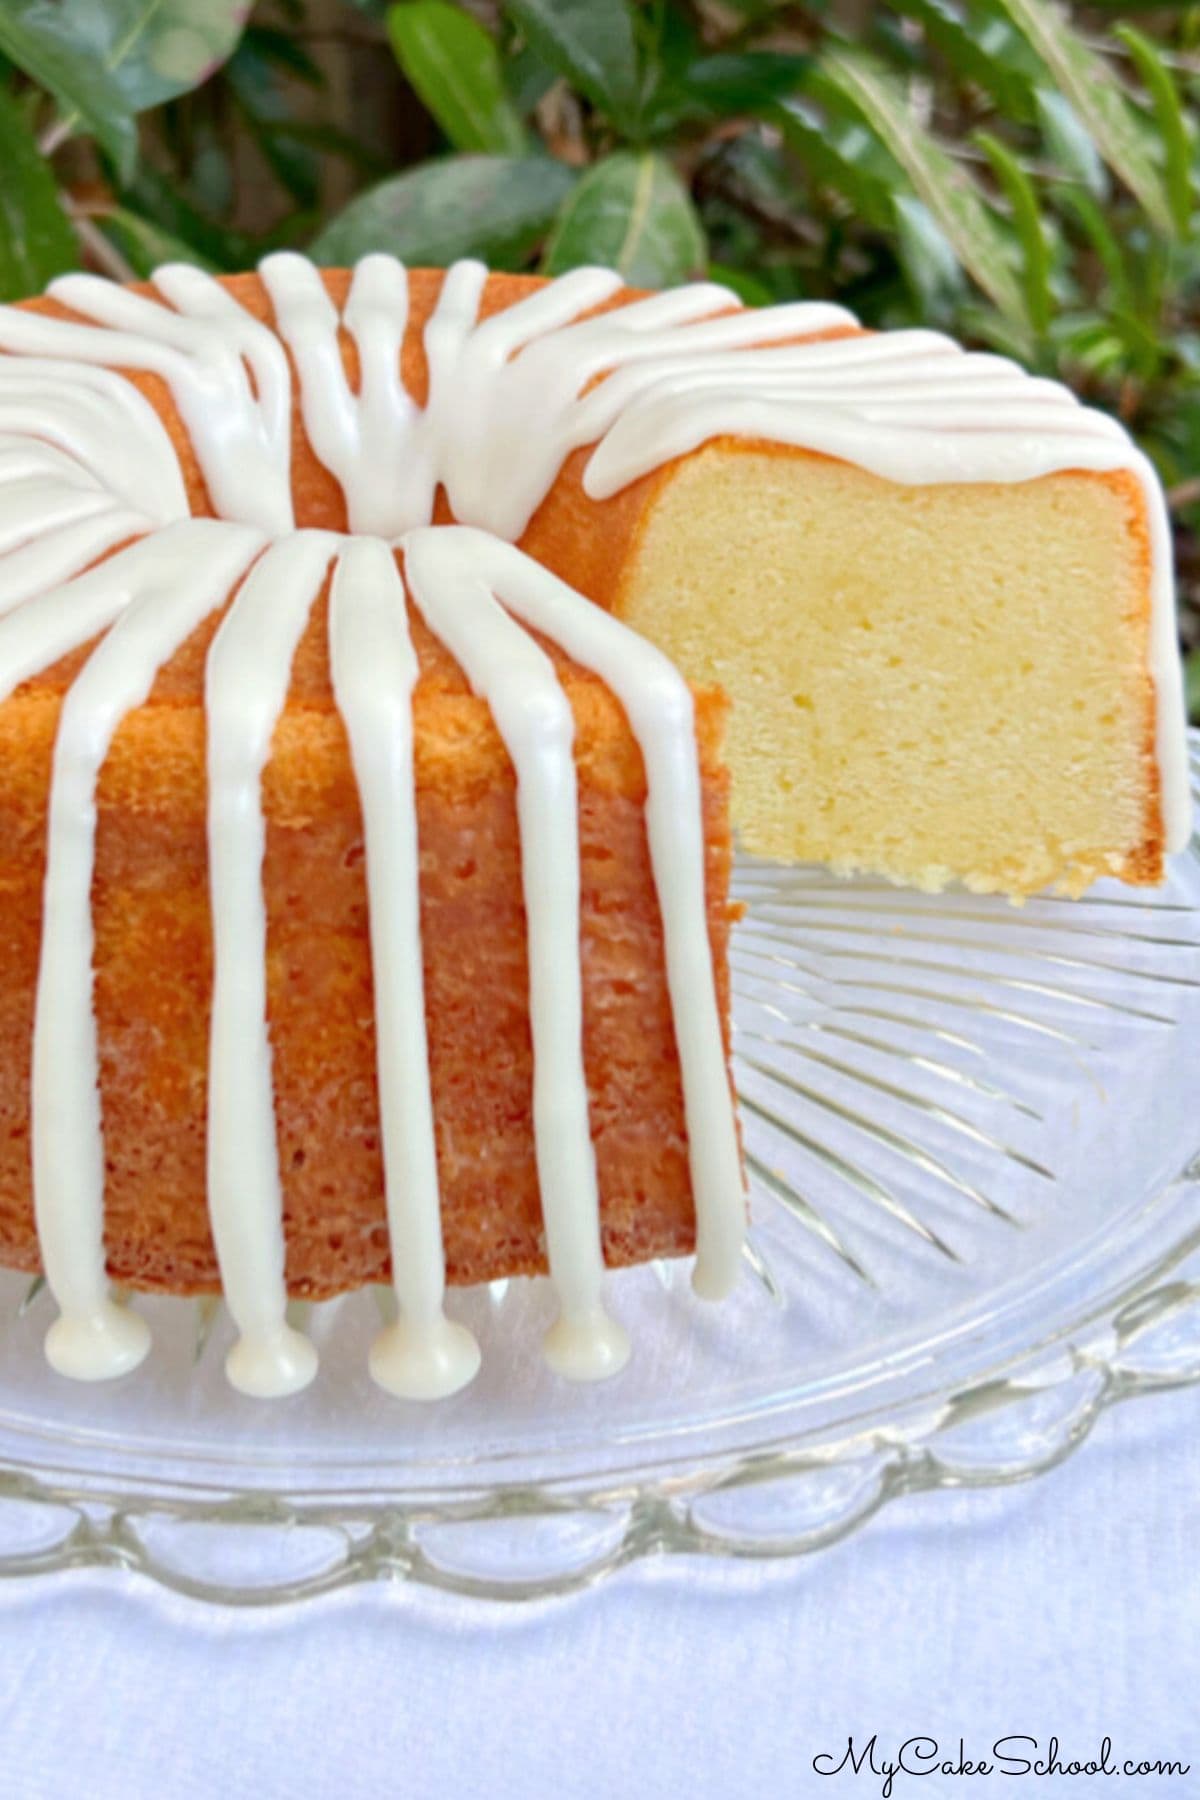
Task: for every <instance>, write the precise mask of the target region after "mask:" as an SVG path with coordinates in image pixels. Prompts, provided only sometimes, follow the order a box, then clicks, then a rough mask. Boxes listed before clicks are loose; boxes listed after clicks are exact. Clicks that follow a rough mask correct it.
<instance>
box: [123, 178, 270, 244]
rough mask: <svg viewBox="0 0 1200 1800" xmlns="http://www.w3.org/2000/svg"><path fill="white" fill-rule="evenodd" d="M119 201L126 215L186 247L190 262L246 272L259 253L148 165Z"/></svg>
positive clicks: (246, 238) (245, 239)
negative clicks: (155, 227) (198, 261)
mask: <svg viewBox="0 0 1200 1800" xmlns="http://www.w3.org/2000/svg"><path fill="white" fill-rule="evenodd" d="M120 199H121V204H122V206H123V207H124V208H125V210H126V211H127V212H130V213H134V214H136V215H137V216H138V218H141V219H144V220H145V221H146V222H147V224H149V225H153V226H157V227H158V229H159V230H160V231H162V232H163V233H164V234H165V235H166V236H168V237H171V238H175V239H177V240H179V241H180V242H181V243H184V244H187V245H189V246H190V247H191V256H190V257H189V258H188V259H187V260H189V261H194V260H195V259H196V258H197V257H202V258H203V260H204V262H206V263H211V264H213V265H214V266H215V267H217V268H218V269H227V270H233V269H248V268H251V267H253V265H254V263H255V261H256V260H257V257H258V256H260V255H261V254H262V251H261V250H260V249H259V247H258V246H257V244H256V243H255V241H254V240H253V239H251V238H249V237H247V236H246V235H245V233H243V232H240V231H229V230H227V229H226V228H225V227H224V226H223V225H221V224H219V223H218V222H217V220H216V219H214V218H213V217H212V216H211V214H209V213H207V212H204V211H202V210H201V209H200V208H199V207H197V206H196V205H194V204H193V203H192V202H191V201H190V200H189V199H188V198H187V197H186V196H185V195H184V194H181V193H180V191H179V189H178V187H177V186H176V185H175V184H174V183H173V182H171V181H169V180H168V179H167V178H166V176H165V175H160V174H159V172H158V170H157V169H154V168H152V167H151V165H150V164H149V163H143V164H142V165H141V167H140V168H139V170H138V172H137V176H136V178H135V179H134V180H133V181H132V182H131V183H130V184H129V186H128V187H126V188H123V189H122V190H121V195H120Z"/></svg>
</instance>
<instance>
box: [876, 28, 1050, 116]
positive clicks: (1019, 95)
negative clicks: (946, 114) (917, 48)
mask: <svg viewBox="0 0 1200 1800" xmlns="http://www.w3.org/2000/svg"><path fill="white" fill-rule="evenodd" d="M897 10H898V11H899V12H900V14H901V16H902V17H904V18H906V19H915V20H916V21H917V22H918V23H919V25H920V26H921V30H922V32H923V34H924V37H925V41H926V43H927V44H929V45H930V46H931V47H932V48H933V49H934V50H936V51H937V52H938V54H939V55H940V56H941V57H942V58H943V59H944V61H945V62H946V64H947V65H948V67H949V68H950V69H951V70H953V72H954V74H955V75H956V76H958V78H959V79H960V80H961V81H969V82H972V83H973V84H974V85H975V86H976V87H978V88H982V89H983V91H984V93H985V94H989V95H990V96H991V98H992V99H993V100H994V101H995V102H996V104H997V106H998V107H999V108H1000V110H1001V112H1003V113H1004V115H1005V117H1006V118H1010V119H1017V120H1020V121H1022V122H1027V121H1028V120H1030V119H1031V118H1032V116H1033V93H1034V88H1035V85H1036V82H1037V79H1038V77H1039V76H1040V74H1041V69H1040V67H1039V64H1038V61H1037V58H1036V57H1034V56H1033V55H1032V54H1031V53H1030V50H1029V46H1028V45H1027V44H1026V42H1025V40H1024V38H1022V37H1021V35H1020V33H1019V32H1016V31H1014V30H1013V27H1012V26H1011V25H1010V24H1009V22H1008V20H1007V19H1005V18H1004V17H1003V16H998V15H996V14H995V13H993V12H991V11H990V9H984V8H983V7H981V6H979V5H978V4H974V5H972V6H971V7H970V10H969V11H968V9H967V7H965V6H962V5H959V4H958V3H957V0H904V4H903V6H898V7H897Z"/></svg>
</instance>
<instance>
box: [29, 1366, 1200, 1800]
mask: <svg viewBox="0 0 1200 1800" xmlns="http://www.w3.org/2000/svg"><path fill="white" fill-rule="evenodd" d="M872 1732H874V1733H877V1734H878V1739H877V1742H878V1755H879V1756H880V1757H885V1756H887V1755H888V1754H889V1753H891V1752H894V1750H895V1748H896V1746H898V1745H899V1744H900V1742H901V1741H902V1740H904V1739H906V1738H911V1737H913V1736H915V1735H917V1734H920V1733H927V1734H931V1735H933V1736H935V1737H936V1738H938V1739H939V1740H940V1742H941V1744H942V1747H943V1751H944V1752H945V1753H946V1754H948V1755H952V1756H957V1754H958V1740H959V1737H960V1734H961V1735H962V1736H963V1737H964V1738H965V1739H966V1750H967V1755H968V1756H969V1757H975V1758H978V1757H982V1756H986V1755H987V1753H988V1751H989V1748H990V1746H991V1744H992V1743H993V1741H994V1740H995V1739H996V1738H998V1737H1001V1736H1004V1735H1006V1734H1010V1733H1021V1734H1024V1735H1025V1736H1028V1737H1035V1738H1037V1739H1039V1741H1040V1745H1041V1750H1040V1752H1039V1754H1042V1755H1045V1753H1046V1751H1047V1748H1048V1746H1049V1740H1050V1738H1051V1737H1052V1735H1054V1734H1055V1733H1057V1735H1058V1738H1059V1739H1060V1742H1061V1750H1060V1758H1061V1760H1063V1761H1064V1762H1065V1761H1068V1760H1069V1759H1070V1758H1071V1757H1076V1758H1078V1759H1079V1760H1086V1759H1088V1758H1089V1757H1092V1756H1095V1755H1097V1754H1098V1752H1099V1746H1100V1743H1101V1740H1102V1738H1103V1737H1104V1736H1105V1734H1108V1735H1109V1736H1111V1738H1112V1741H1113V1756H1114V1759H1115V1760H1116V1761H1117V1762H1118V1763H1119V1762H1121V1761H1123V1760H1124V1759H1125V1757H1126V1756H1132V1757H1142V1756H1148V1757H1153V1758H1159V1757H1161V1758H1167V1759H1171V1758H1177V1759H1181V1760H1182V1761H1183V1762H1185V1763H1189V1764H1190V1765H1191V1771H1190V1773H1189V1774H1188V1775H1186V1776H1184V1777H1163V1778H1161V1779H1160V1778H1152V1777H1141V1778H1136V1777H1135V1778H1132V1779H1124V1778H1120V1777H1114V1778H1106V1777H1099V1776H1097V1777H1092V1778H1089V1777H1087V1776H1079V1777H1075V1778H1071V1777H1067V1776H1063V1777H1062V1778H1055V1779H1053V1780H1040V1779H1037V1778H1034V1777H1029V1778H1027V1779H1023V1780H1013V1779H1009V1778H1005V1777H1002V1776H1000V1775H999V1774H995V1775H991V1776H986V1777H972V1778H966V1777H961V1778H960V1777H955V1776H947V1775H942V1774H940V1773H934V1774H932V1775H930V1776H928V1777H926V1778H923V1779H919V1780H918V1779H916V1778H912V1777H905V1776H903V1775H901V1776H897V1778H896V1783H895V1786H894V1789H893V1793H894V1794H895V1795H897V1796H900V1797H901V1800H903V1797H904V1796H912V1797H915V1800H931V1796H934V1795H938V1796H946V1795H953V1796H961V1797H962V1800H968V1796H969V1797H970V1800H975V1796H980V1797H981V1800H988V1796H996V1795H1000V1796H1002V1797H1003V1800H1022V1796H1023V1795H1024V1794H1026V1793H1032V1792H1037V1793H1047V1792H1053V1793H1060V1794H1062V1795H1063V1796H1064V1800H1065V1796H1067V1795H1070V1796H1072V1797H1080V1796H1088V1795H1092V1794H1096V1795H1099V1794H1106V1795H1109V1796H1113V1797H1114V1800H1122V1797H1123V1796H1126V1795H1128V1796H1129V1800H1133V1797H1134V1796H1137V1797H1138V1800H1141V1796H1143V1795H1149V1796H1153V1795H1159V1794H1162V1795H1164V1796H1166V1795H1170V1796H1178V1800H1184V1797H1185V1796H1187V1797H1188V1800H1191V1797H1192V1796H1196V1795H1200V1396H1198V1395H1197V1394H1196V1393H1195V1392H1192V1393H1183V1394H1178V1395H1174V1396H1167V1397H1160V1398H1156V1399H1154V1400H1150V1401H1139V1402H1138V1403H1137V1404H1136V1405H1133V1406H1127V1407H1125V1408H1123V1409H1121V1410H1120V1411H1118V1412H1117V1413H1115V1414H1110V1415H1109V1416H1108V1417H1107V1418H1106V1419H1105V1420H1104V1421H1102V1423H1101V1425H1100V1427H1099V1428H1098V1430H1097V1432H1096V1434H1095V1436H1094V1438H1093V1440H1092V1442H1091V1443H1090V1444H1089V1445H1087V1446H1086V1447H1085V1448H1084V1450H1083V1451H1082V1453H1081V1454H1080V1455H1078V1456H1076V1457H1075V1458H1074V1459H1073V1460H1072V1461H1071V1462H1070V1463H1068V1464H1067V1465H1066V1466H1064V1467H1063V1468H1061V1469H1059V1470H1058V1471H1056V1472H1055V1473H1053V1474H1051V1475H1049V1476H1045V1477H1043V1478H1042V1479H1040V1480H1038V1481H1036V1482H1032V1483H1029V1484H1027V1485H1023V1486H1021V1487H1018V1488H1012V1489H1007V1490H1004V1491H990V1492H986V1493H969V1494H962V1495H955V1496H947V1495H944V1494H942V1495H926V1496H921V1497H917V1498H913V1499H910V1500H905V1501H902V1502H900V1503H898V1504H896V1505H894V1506H893V1507H892V1508H891V1509H890V1510H889V1511H888V1512H887V1513H885V1514H884V1515H883V1516H882V1517H881V1518H879V1519H877V1520H876V1521H875V1522H874V1523H873V1524H872V1525H871V1526H870V1527H869V1528H868V1529H867V1530H866V1532H864V1533H861V1534H860V1535H858V1536H857V1537H855V1538H853V1539H851V1540H850V1541H848V1542H847V1543H845V1544H842V1545H840V1546H838V1547H837V1548H835V1549H832V1550H829V1551H826V1552H823V1553H821V1554H819V1555H817V1556H814V1557H810V1558H808V1559H806V1560H805V1561H803V1562H800V1563H796V1564H792V1565H788V1566H784V1567H770V1568H766V1569H764V1568H761V1567H751V1566H738V1567H735V1568H733V1569H729V1568H715V1567H712V1566H709V1565H705V1566H703V1567H700V1568H697V1567H696V1566H694V1565H689V1564H686V1563H683V1562H671V1563H668V1564H663V1565H658V1566H657V1567H649V1568H646V1567H644V1568H643V1569H641V1570H637V1571H630V1572H628V1573H626V1574H625V1575H622V1576H621V1577H619V1578H617V1579H616V1580H615V1581H613V1582H611V1583H610V1584H609V1585H608V1586H606V1587H604V1588H603V1589H601V1590H600V1591H598V1592H596V1593H592V1594H585V1595H582V1596H579V1597H576V1598H573V1599H570V1600H567V1601H556V1602H551V1603H546V1604H541V1605H537V1606H533V1607H515V1608H503V1609H502V1608H496V1607H491V1608H489V1607H485V1606H482V1605H478V1604H465V1603H461V1602H455V1601H453V1600H449V1599H446V1598H444V1597H440V1596H423V1595H421V1594H419V1593H414V1592H412V1591H411V1590H407V1589H403V1588H390V1589H386V1590H376V1591H363V1592H360V1593H357V1594H353V1595H349V1596H341V1597H335V1598H332V1599H330V1600H328V1601H321V1602H317V1603H315V1604H310V1605H309V1606H307V1607H301V1608H295V1609H288V1610H276V1611H269V1612H264V1613H231V1612H223V1611H212V1610H209V1609H205V1608H202V1607H200V1606H197V1605H195V1604H193V1603H191V1602H188V1601H183V1600H178V1599H175V1598H172V1597H167V1596H164V1595H162V1594H161V1593H158V1592H157V1591H155V1590H153V1589H152V1588H150V1587H149V1586H147V1585H145V1584H143V1583H142V1582H141V1581H140V1580H137V1579H134V1578H131V1577H125V1576H120V1575H114V1574H108V1573H100V1572H96V1573H91V1572H84V1573H80V1574H77V1575H73V1576H70V1577H67V1578H56V1579H54V1580H53V1581H46V1582H41V1583H38V1582H30V1583H22V1584H20V1585H13V1586H10V1587H9V1588H7V1589H4V1590H0V1795H2V1796H3V1797H4V1800H49V1797H50V1796H57V1795H59V1794H68V1795H75V1794H78V1795H80V1796H86V1797H87V1800H110V1796H111V1797H112V1800H141V1797H142V1796H146V1800H159V1797H160V1796H161V1800H193V1797H195V1800H224V1797H225V1796H232V1797H234V1800H241V1796H243V1795H245V1796H251V1795H252V1796H254V1800H274V1796H280V1800H283V1797H284V1796H287V1797H288V1800H303V1797H307V1796H324V1795H338V1796H347V1797H354V1796H358V1795H384V1794H388V1795H391V1794H395V1795H402V1796H404V1797H405V1800H409V1797H410V1796H425V1795H436V1796H446V1797H448V1800H458V1797H459V1796H460V1795H461V1796H466V1795H468V1794H470V1795H474V1794H484V1793H487V1792H488V1791H489V1790H490V1789H493V1788H494V1789H495V1790H496V1791H497V1792H498V1793H499V1794H500V1795H502V1796H504V1797H505V1800H507V1797H508V1796H520V1797H521V1800H525V1797H527V1796H532V1797H534V1800H540V1796H543V1795H545V1796H554V1797H555V1800H559V1797H560V1796H561V1797H562V1800H592V1797H593V1796H594V1797H595V1800H601V1797H603V1800H618V1797H619V1800H626V1797H627V1796H628V1797H629V1800H643V1797H657V1796H660V1795H661V1796H663V1797H664V1800H665V1797H666V1796H671V1800H675V1797H676V1796H681V1797H690V1796H696V1795H700V1796H705V1797H707V1796H710V1795H711V1796H714V1797H715V1796H732V1797H737V1796H741V1795H744V1794H752V1793H754V1794H757V1793H761V1794H764V1795H768V1796H771V1800H776V1797H778V1800H791V1797H792V1796H794V1795H810V1794H812V1795H816V1796H820V1797H821V1800H839V1797H840V1796H845V1800H867V1797H868V1796H872V1797H873V1796H875V1795H877V1794H879V1793H880V1792H881V1789H882V1785H883V1777H882V1776H879V1777H875V1776H870V1775H868V1774H867V1773H866V1772H864V1773H863V1774H861V1775H858V1776H854V1775H853V1774H852V1773H850V1772H849V1771H844V1772H843V1773H842V1774H840V1775H838V1776H836V1777H829V1778H827V1779H824V1778H822V1777H820V1776H819V1775H818V1774H816V1773H815V1772H814V1770H813V1759H814V1757H818V1756H820V1755H821V1754H822V1753H827V1754H829V1755H831V1757H832V1760H833V1761H834V1762H836V1761H837V1760H838V1759H839V1758H840V1757H841V1755H842V1753H843V1752H844V1751H845V1748H846V1742H847V1737H848V1736H849V1735H850V1734H851V1733H852V1734H854V1736H855V1738H856V1739H857V1741H858V1743H859V1744H862V1743H863V1742H865V1740H866V1739H867V1738H869V1737H870V1735H871V1733H872ZM1029 1754H1030V1755H1032V1754H1033V1753H1032V1752H1029Z"/></svg>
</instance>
